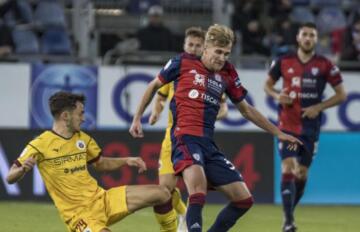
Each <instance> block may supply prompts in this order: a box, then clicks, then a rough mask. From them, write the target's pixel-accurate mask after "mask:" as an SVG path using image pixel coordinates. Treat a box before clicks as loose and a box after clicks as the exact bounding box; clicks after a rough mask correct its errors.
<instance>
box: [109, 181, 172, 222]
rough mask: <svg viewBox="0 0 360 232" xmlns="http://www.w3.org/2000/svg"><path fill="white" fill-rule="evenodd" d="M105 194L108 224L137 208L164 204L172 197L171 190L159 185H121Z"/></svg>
mask: <svg viewBox="0 0 360 232" xmlns="http://www.w3.org/2000/svg"><path fill="white" fill-rule="evenodd" d="M144 193H146V194H144ZM105 195H106V197H105V200H104V203H105V207H104V208H106V209H107V212H106V216H107V222H106V225H111V224H114V223H116V222H118V221H120V220H121V219H123V218H124V217H126V216H127V215H129V214H131V213H133V212H135V211H136V210H139V209H142V208H145V207H149V206H154V205H160V204H164V203H165V202H167V201H169V199H170V192H169V190H167V188H165V187H162V186H159V185H131V186H119V187H115V188H111V189H109V190H107V191H106V194H105Z"/></svg>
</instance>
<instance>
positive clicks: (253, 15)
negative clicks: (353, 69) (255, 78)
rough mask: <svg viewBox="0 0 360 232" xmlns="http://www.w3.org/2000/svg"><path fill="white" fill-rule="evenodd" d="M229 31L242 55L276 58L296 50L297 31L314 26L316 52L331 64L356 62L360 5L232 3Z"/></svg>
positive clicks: (298, 0)
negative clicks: (233, 33)
mask: <svg viewBox="0 0 360 232" xmlns="http://www.w3.org/2000/svg"><path fill="white" fill-rule="evenodd" d="M232 3H233V5H234V14H233V15H232V28H233V29H234V30H236V31H239V32H240V33H239V34H240V35H241V48H242V53H243V54H247V55H249V54H260V55H265V56H272V57H274V56H279V55H282V54H285V53H288V52H290V51H292V50H294V49H295V47H296V33H297V28H298V26H299V25H300V24H301V23H304V22H314V23H316V25H317V27H318V30H319V43H318V47H317V51H318V52H319V53H321V54H323V55H326V56H328V57H329V58H331V59H332V60H333V61H338V60H346V61H358V60H360V32H359V29H360V4H359V3H358V2H357V1H340V0H271V1H262V0H243V1H237V0H233V1H232Z"/></svg>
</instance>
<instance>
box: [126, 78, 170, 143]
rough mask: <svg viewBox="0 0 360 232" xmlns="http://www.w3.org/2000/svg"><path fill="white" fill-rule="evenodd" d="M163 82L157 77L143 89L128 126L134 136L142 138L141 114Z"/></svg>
mask: <svg viewBox="0 0 360 232" xmlns="http://www.w3.org/2000/svg"><path fill="white" fill-rule="evenodd" d="M163 85H164V84H163V83H162V82H161V81H160V79H159V78H155V79H154V80H152V81H151V82H150V83H149V85H148V87H147V88H146V90H145V93H144V95H143V97H142V99H141V102H140V105H139V106H138V108H137V110H136V113H135V115H134V118H133V121H132V124H131V126H130V129H129V132H130V134H131V135H132V136H133V137H134V138H142V137H143V136H144V134H143V131H142V127H141V116H142V115H143V113H144V111H145V109H146V107H147V106H148V105H149V103H150V102H151V100H152V99H153V97H154V94H155V93H156V91H157V90H158V89H159V88H160V87H161V86H163Z"/></svg>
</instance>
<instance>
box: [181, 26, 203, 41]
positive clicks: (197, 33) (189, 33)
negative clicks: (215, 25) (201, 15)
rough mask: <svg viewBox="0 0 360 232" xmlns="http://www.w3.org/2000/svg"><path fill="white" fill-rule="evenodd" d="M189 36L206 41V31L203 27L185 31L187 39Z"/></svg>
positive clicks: (190, 28)
mask: <svg viewBox="0 0 360 232" xmlns="http://www.w3.org/2000/svg"><path fill="white" fill-rule="evenodd" d="M188 36H193V37H198V38H201V39H203V40H205V31H204V30H203V29H201V27H189V28H188V29H186V31H185V38H186V37H188Z"/></svg>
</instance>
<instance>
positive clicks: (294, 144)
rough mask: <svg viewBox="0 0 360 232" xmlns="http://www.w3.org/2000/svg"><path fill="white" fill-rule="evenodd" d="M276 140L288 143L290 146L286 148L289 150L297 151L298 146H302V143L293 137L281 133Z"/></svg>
mask: <svg viewBox="0 0 360 232" xmlns="http://www.w3.org/2000/svg"><path fill="white" fill-rule="evenodd" d="M278 139H279V140H281V141H287V142H290V145H291V146H289V147H288V149H289V150H296V149H297V146H298V145H299V144H300V145H303V143H302V142H301V141H300V140H299V139H297V138H295V137H294V136H292V135H288V134H286V133H284V132H281V133H280V134H279V135H278Z"/></svg>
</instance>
